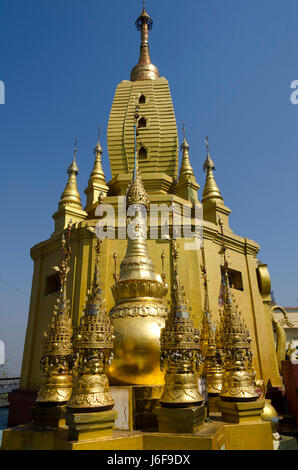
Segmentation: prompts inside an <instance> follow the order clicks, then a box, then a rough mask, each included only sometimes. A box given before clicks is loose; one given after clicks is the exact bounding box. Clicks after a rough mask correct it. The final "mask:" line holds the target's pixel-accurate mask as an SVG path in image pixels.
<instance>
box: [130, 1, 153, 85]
mask: <svg viewBox="0 0 298 470" xmlns="http://www.w3.org/2000/svg"><path fill="white" fill-rule="evenodd" d="M135 25H136V27H137V30H138V31H141V48H140V58H139V63H138V64H137V65H136V66H135V67H134V68H133V69H132V71H131V75H130V80H131V81H132V82H135V81H136V80H155V79H156V78H159V71H158V69H157V67H155V65H153V64H152V63H151V60H150V55H149V43H148V40H149V30H151V29H152V25H153V21H152V19H151V18H150V16H149V15H148V13H147V11H146V10H145V4H144V3H143V10H142V13H141V14H140V16H139V17H138V19H137V21H136V22H135Z"/></svg>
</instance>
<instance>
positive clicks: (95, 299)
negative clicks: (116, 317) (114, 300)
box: [67, 227, 114, 412]
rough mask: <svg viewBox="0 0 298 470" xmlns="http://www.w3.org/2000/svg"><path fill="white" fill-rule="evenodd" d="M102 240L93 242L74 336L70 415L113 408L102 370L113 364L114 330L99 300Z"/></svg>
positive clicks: (102, 302) (103, 305)
mask: <svg viewBox="0 0 298 470" xmlns="http://www.w3.org/2000/svg"><path fill="white" fill-rule="evenodd" d="M89 230H90V231H92V233H94V229H93V228H91V227H89ZM101 244H102V240H101V239H98V238H97V240H96V249H95V251H96V257H95V266H94V274H93V282H92V288H91V291H90V292H89V294H88V297H87V303H86V307H85V309H84V312H83V315H82V317H81V320H80V324H79V326H78V327H77V328H76V330H75V334H74V353H75V357H76V363H75V369H76V374H77V375H76V376H75V378H74V384H73V391H72V395H71V397H70V400H69V402H68V404H67V408H68V410H71V411H81V412H82V411H92V412H94V411H104V410H108V409H111V408H112V407H113V406H114V401H113V399H112V397H111V395H110V392H109V383H108V379H107V376H106V375H105V373H104V372H105V367H106V365H107V364H109V363H110V362H111V360H112V349H113V340H114V336H113V327H112V325H111V323H110V320H109V318H108V313H107V309H106V305H105V300H104V299H103V296H102V290H101V285H100V274H99V259H100V249H101Z"/></svg>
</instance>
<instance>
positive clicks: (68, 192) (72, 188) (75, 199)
mask: <svg viewBox="0 0 298 470" xmlns="http://www.w3.org/2000/svg"><path fill="white" fill-rule="evenodd" d="M77 151H78V141H77V140H76V141H75V149H74V157H73V161H72V163H71V165H70V166H69V167H68V169H67V173H68V181H67V183H66V186H65V189H64V191H63V193H62V195H61V198H60V202H59V207H63V206H64V205H65V204H68V203H69V204H71V205H72V206H75V207H77V208H79V209H81V208H82V205H81V197H80V193H79V191H78V187H77V175H78V173H79V169H78V166H77V162H76V155H77Z"/></svg>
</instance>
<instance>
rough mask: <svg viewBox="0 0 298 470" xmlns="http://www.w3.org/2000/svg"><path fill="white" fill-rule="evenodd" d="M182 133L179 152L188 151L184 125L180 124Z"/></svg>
mask: <svg viewBox="0 0 298 470" xmlns="http://www.w3.org/2000/svg"><path fill="white" fill-rule="evenodd" d="M182 132H183V142H182V144H181V150H184V149H188V150H189V145H188V142H187V140H186V132H185V124H184V123H183V124H182Z"/></svg>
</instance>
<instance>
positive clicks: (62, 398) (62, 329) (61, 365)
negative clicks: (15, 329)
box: [36, 223, 73, 405]
mask: <svg viewBox="0 0 298 470" xmlns="http://www.w3.org/2000/svg"><path fill="white" fill-rule="evenodd" d="M70 231H71V223H70V224H69V227H68V234H67V241H66V240H65V236H64V232H63V234H62V242H61V251H62V253H63V259H62V261H61V263H60V265H59V266H55V267H54V269H55V270H56V271H57V272H58V273H59V278H60V292H59V297H58V299H57V304H56V306H55V310H54V315H53V317H52V320H51V323H50V325H49V328H48V331H47V332H45V333H44V339H43V342H42V351H41V353H42V357H41V361H40V364H41V368H42V371H43V380H42V384H41V387H40V389H39V392H38V395H37V399H36V402H37V403H38V404H43V405H44V404H58V405H63V404H65V403H66V402H67V401H68V399H69V397H70V394H71V389H72V377H71V369H72V365H73V358H72V354H73V348H72V335H73V330H72V323H71V319H70V308H69V300H68V299H67V296H66V283H67V277H68V273H69V266H68V264H69V260H70V253H71V249H70V246H69V238H70Z"/></svg>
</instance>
